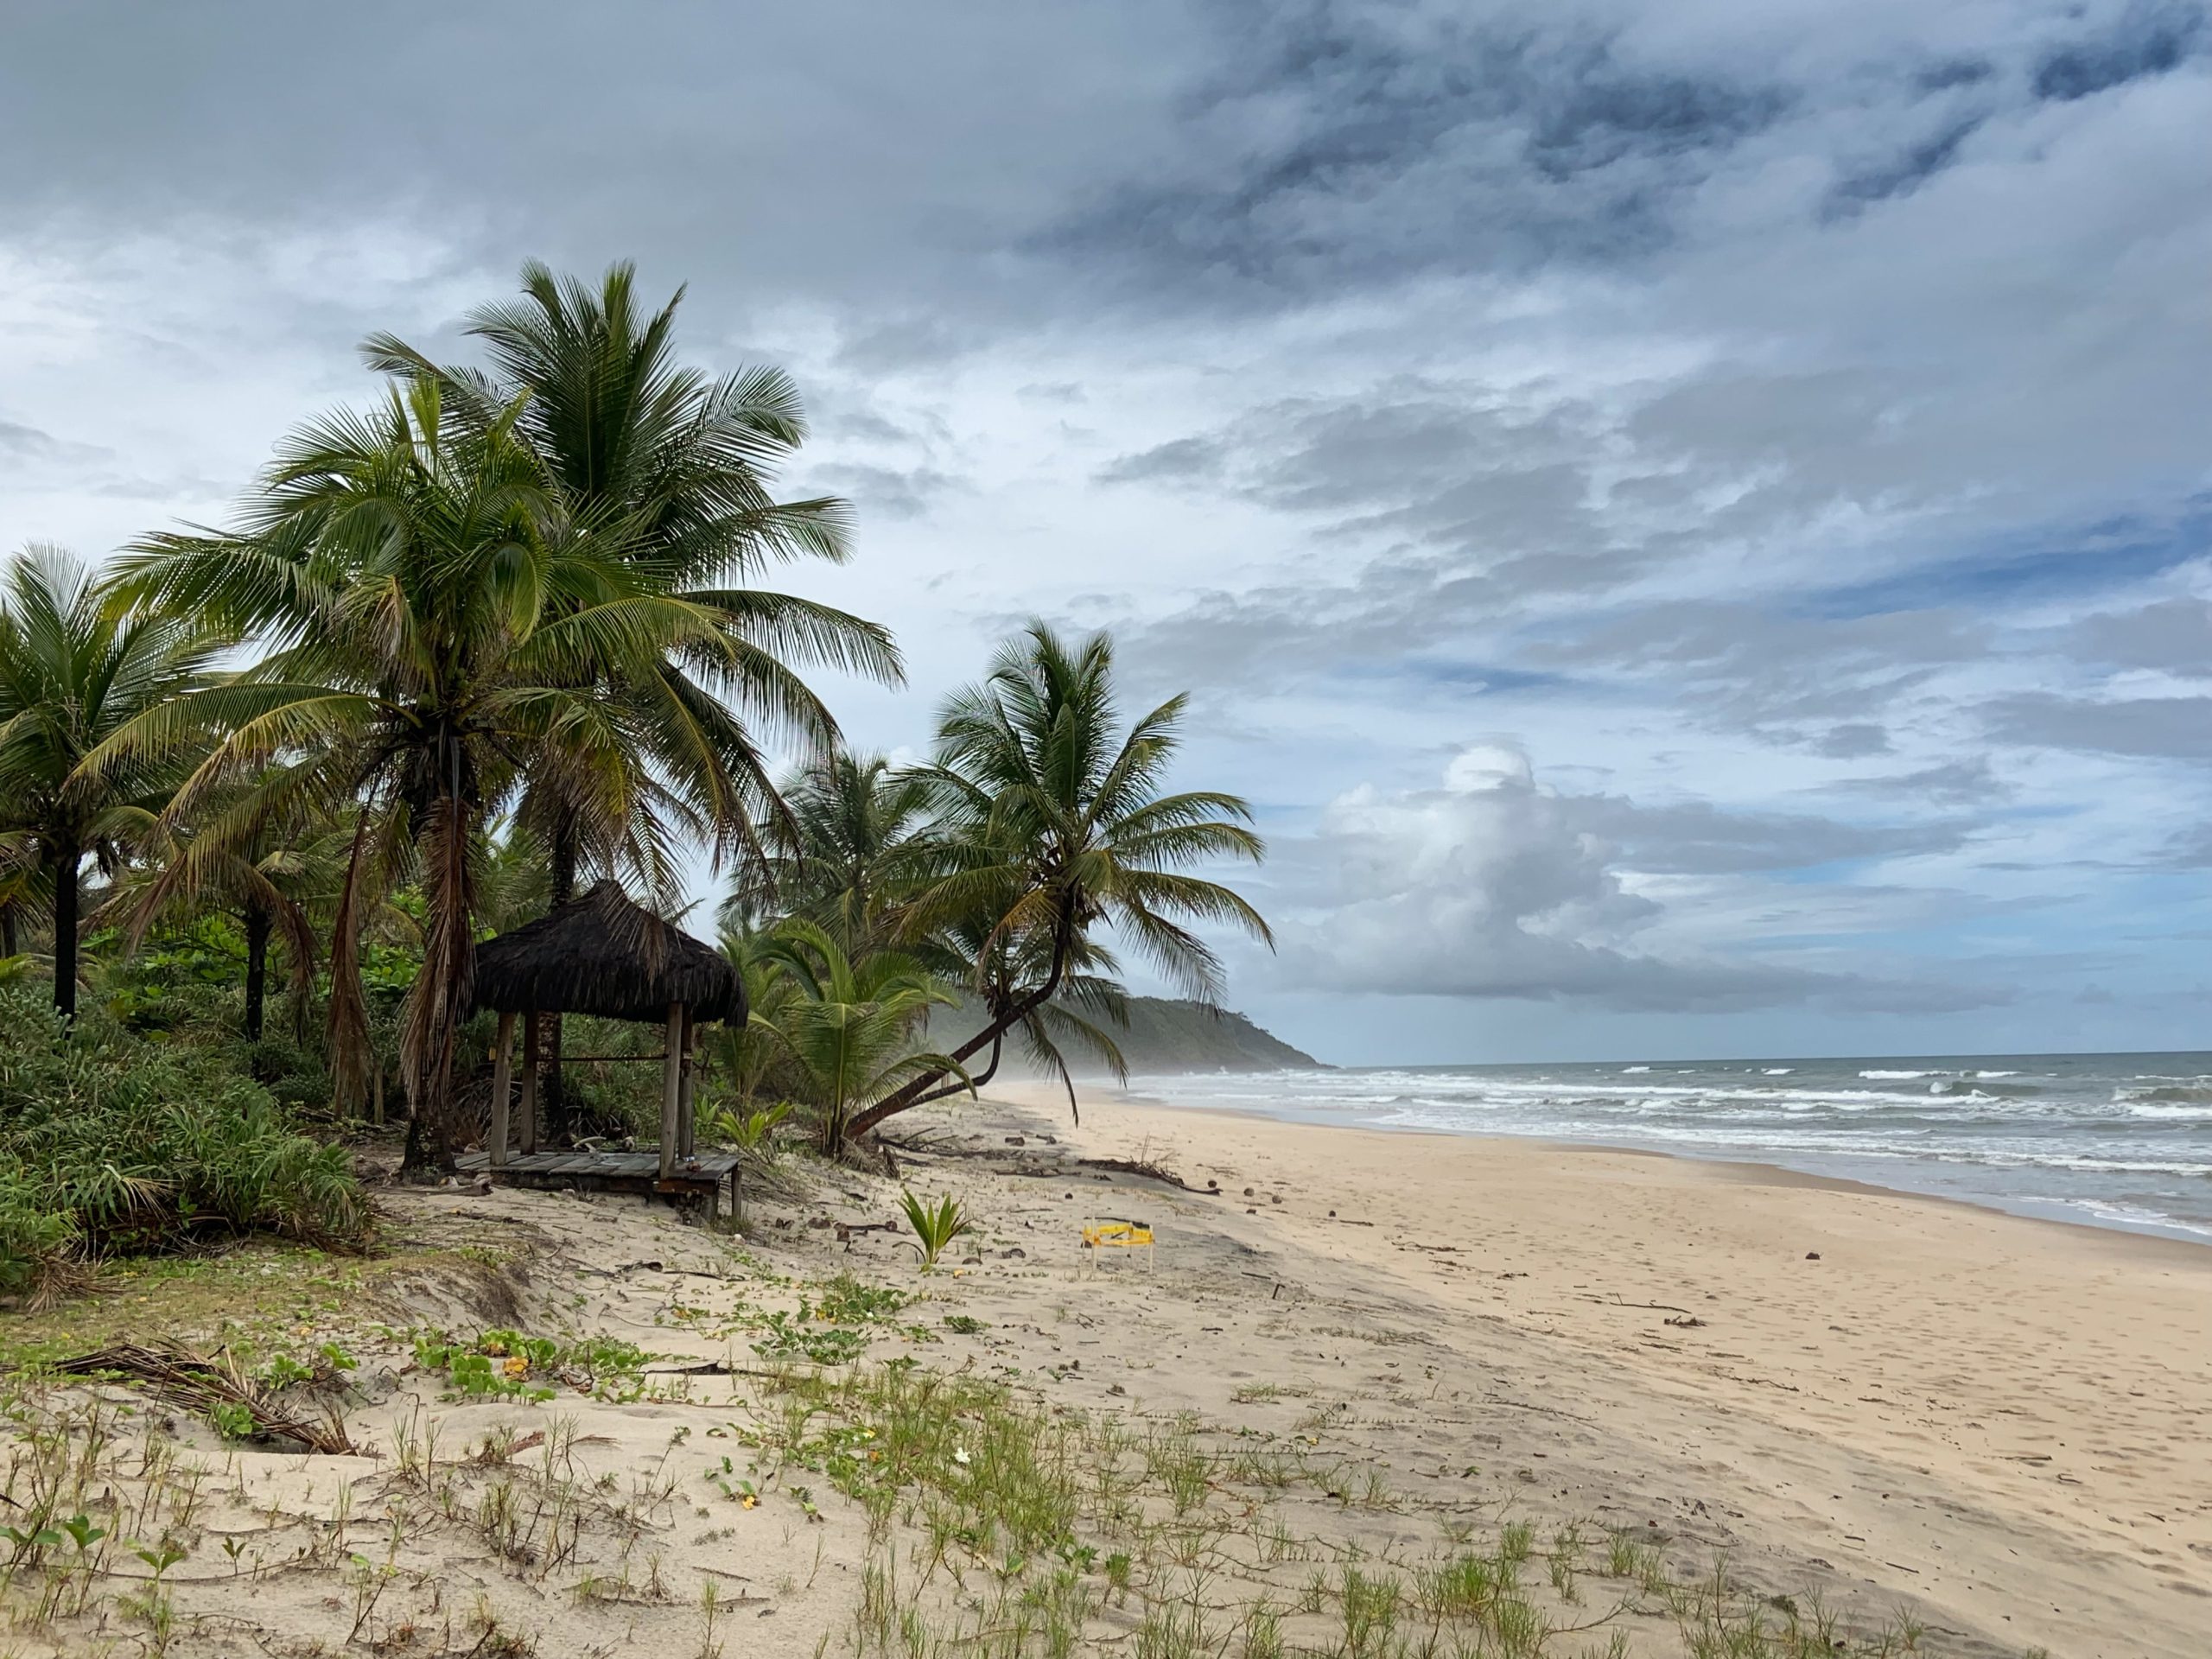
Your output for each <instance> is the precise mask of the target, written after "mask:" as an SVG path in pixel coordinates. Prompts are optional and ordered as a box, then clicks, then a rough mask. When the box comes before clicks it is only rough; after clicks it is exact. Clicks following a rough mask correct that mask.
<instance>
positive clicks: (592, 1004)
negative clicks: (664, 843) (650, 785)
mask: <svg viewBox="0 0 2212 1659" xmlns="http://www.w3.org/2000/svg"><path fill="white" fill-rule="evenodd" d="M676 1002H681V1003H683V1005H684V1006H685V1007H687V1008H689V1009H690V1019H691V1023H692V1024H694V1025H695V1026H696V1024H698V1023H699V1022H700V1021H702V1020H742V1019H744V1018H745V992H744V990H743V988H742V987H741V984H740V982H739V980H738V976H737V970H736V969H734V968H733V967H731V966H730V964H729V960H728V957H724V956H723V955H722V953H721V951H719V950H715V949H714V948H713V947H712V946H711V945H708V944H702V943H700V941H698V940H697V939H695V938H692V937H691V936H690V934H689V933H686V932H684V931H682V930H681V929H679V928H676V927H671V926H670V925H669V924H667V923H666V922H664V921H663V920H661V918H659V917H658V916H656V915H654V914H653V913H652V912H651V911H648V910H645V909H644V908H642V907H641V906H638V905H637V904H635V903H633V902H632V900H631V899H630V896H629V895H628V894H627V893H624V892H623V891H622V889H621V888H620V887H617V886H616V885H615V884H614V883H613V882H612V881H601V883H600V884H599V885H598V886H597V887H594V888H593V889H592V890H591V891H590V892H589V893H586V894H584V896H583V897H582V898H581V899H575V900H574V901H573V902H572V903H569V904H565V905H563V906H561V907H560V908H559V909H558V910H556V911H555V912H553V913H552V914H550V916H546V917H543V918H540V919H539V920H537V921H534V922H529V923H525V924H524V925H522V926H521V927H518V928H516V929H514V930H513V931H511V932H506V933H502V934H500V935H499V938H495V939H487V940H486V941H485V942H484V943H483V944H480V945H478V946H477V947H476V1006H477V1007H480V1008H493V1009H496V1010H498V1011H499V1013H502V1014H532V1013H535V1014H601V1015H603V1016H605V1017H606V1018H607V1019H610V1020H645V1021H650V1022H655V1023H658V1022H659V1021H661V1020H666V1019H667V1018H668V1010H669V1005H670V1004H671V1003H676Z"/></svg>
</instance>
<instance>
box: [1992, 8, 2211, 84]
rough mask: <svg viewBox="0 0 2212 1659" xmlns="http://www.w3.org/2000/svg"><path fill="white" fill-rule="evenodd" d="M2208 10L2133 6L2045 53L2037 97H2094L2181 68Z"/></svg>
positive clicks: (2197, 40) (2200, 32)
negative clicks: (2101, 25)
mask: <svg viewBox="0 0 2212 1659" xmlns="http://www.w3.org/2000/svg"><path fill="white" fill-rule="evenodd" d="M2203 35H2204V12H2203V10H2202V8H2201V7H2199V6H2196V5H2194V4H2175V3H2164V4H2159V3H2152V4H2147V5H2145V4H2134V5H2131V6H2129V7H2128V8H2127V9H2126V10H2125V11H2124V12H2122V13H2121V14H2120V16H2118V17H2117V18H2115V19H2113V20H2112V22H2109V23H2108V24H2107V26H2106V27H2105V28H2103V29H2101V30H2098V31H2096V32H2094V33H2093V34H2089V35H2084V36H2083V37H2082V38H2081V39H2079V40H2077V41H2069V42H2067V43H2066V44H2064V45H2062V46H2059V47H2056V48H2053V49H2051V50H2050V51H2048V52H2046V53H2045V54H2044V56H2043V57H2042V59H2041V60H2040V61H2038V62H2037V65H2036V67H2035V80H2034V85H2035V92H2036V96H2037V97H2038V98H2048V99H2059V100H2061V101H2069V102H2070V101H2071V100H2073V99H2077V98H2091V97H2094V96H2095V95H2096V94H2097V93H2099V92H2107V91H2109V90H2110V89H2111V88H2113V87H2114V86H2126V84H2127V83H2128V82H2129V81H2131V80H2139V79H2143V78H2145V76H2150V75H2163V74H2165V73H2169V72H2170V71H2171V70H2173V69H2174V68H2176V67H2178V66H2179V65H2180V63H2181V61H2182V60H2183V58H2185V57H2187V56H2188V55H2189V54H2190V52H2191V51H2192V50H2193V49H2194V48H2196V47H2197V46H2198V45H2199V44H2200V43H2201V41H2202V38H2203Z"/></svg>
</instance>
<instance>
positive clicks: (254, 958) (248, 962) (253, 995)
mask: <svg viewBox="0 0 2212 1659" xmlns="http://www.w3.org/2000/svg"><path fill="white" fill-rule="evenodd" d="M270 923H271V918H270V914H269V909H268V906H265V905H248V906H246V907H245V1039H246V1041H248V1042H249V1043H257V1042H259V1041H260V1040H261V1016H262V1011H263V1009H264V1007H265V1006H266V1004H267V1002H268V1000H269V930H270Z"/></svg>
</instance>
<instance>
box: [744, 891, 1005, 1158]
mask: <svg viewBox="0 0 2212 1659" xmlns="http://www.w3.org/2000/svg"><path fill="white" fill-rule="evenodd" d="M769 954H770V955H771V956H772V957H773V959H774V960H775V961H777V962H778V963H780V964H781V965H782V967H783V969H784V972H785V982H787V983H788V985H789V986H790V988H791V992H790V995H788V996H787V997H785V998H783V999H781V1000H780V1001H779V1002H778V1004H777V1007H776V1011H775V1014H774V1015H773V1020H772V1023H771V1019H770V1016H769V1015H767V1014H760V1015H758V1016H755V1018H754V1019H753V1020H749V1021H748V1023H751V1024H754V1025H755V1027H756V1028H757V1029H760V1030H762V1031H764V1032H765V1033H766V1034H768V1035H770V1036H772V1039H773V1040H774V1041H775V1042H776V1043H777V1044H778V1045H779V1046H781V1048H782V1049H783V1050H784V1052H785V1053H787V1054H788V1055H789V1056H790V1057H791V1060H792V1061H793V1062H794V1064H795V1065H797V1066H798V1070H799V1071H800V1073H801V1074H802V1076H803V1077H804V1084H805V1088H806V1091H807V1095H808V1097H809V1098H810V1100H811V1101H812V1102H813V1103H814V1104H815V1106H816V1108H817V1111H818V1113H819V1122H820V1130H821V1140H822V1149H823V1152H825V1153H829V1154H835V1153H836V1152H837V1151H838V1150H839V1149H840V1148H841V1147H842V1146H843V1145H844V1141H845V1135H846V1130H847V1126H848V1125H849V1123H850V1122H852V1121H853V1118H854V1116H855V1113H858V1112H861V1110H863V1109H866V1108H868V1107H869V1106H871V1105H873V1104H874V1103H876V1102H878V1101H880V1100H881V1099H882V1098H883V1097H884V1096H886V1095H887V1094H889V1093H890V1092H891V1091H892V1090H895V1089H897V1088H898V1087H899V1084H902V1083H904V1082H906V1080H907V1079H909V1078H911V1077H918V1076H938V1077H942V1076H944V1074H945V1073H946V1072H948V1071H950V1072H955V1073H958V1074H959V1075H960V1076H962V1077H963V1078H964V1077H965V1076H966V1073H965V1072H964V1071H961V1068H960V1065H959V1064H958V1062H957V1061H955V1060H953V1059H952V1058H950V1057H949V1056H947V1055H943V1054H928V1053H916V1052H913V1050H912V1039H913V1032H914V1029H915V1027H917V1026H918V1024H919V1023H920V1021H921V1020H922V1018H923V1016H924V1015H925V1014H927V1013H928V1012H929V1010H930V1009H931V1007H937V1006H939V1005H941V1004H944V1003H948V1002H950V1001H952V994H951V992H950V991H949V990H948V989H947V988H945V987H944V984H943V982H941V981H939V980H938V977H937V976H935V975H933V974H931V973H930V972H929V971H928V970H927V969H925V968H923V967H922V966H921V965H920V964H919V963H916V962H914V961H913V960H912V959H911V958H910V957H905V956H901V955H899V953H897V952H895V951H890V950H870V951H867V952H864V953H863V954H861V955H860V956H858V957H855V956H853V955H851V954H850V953H849V952H848V951H847V950H845V949H844V948H843V947H842V945H840V944H838V943H837V941H836V939H835V938H832V937H831V936H830V935H829V933H828V932H826V931H823V929H822V928H819V927H817V926H816V925H814V924H813V923H812V922H809V921H804V920H802V919H799V918H796V917H794V918H791V919H790V920H787V921H785V922H784V923H783V924H781V925H779V927H778V928H777V930H776V931H775V934H774V935H773V937H772V942H771V944H770V945H769Z"/></svg>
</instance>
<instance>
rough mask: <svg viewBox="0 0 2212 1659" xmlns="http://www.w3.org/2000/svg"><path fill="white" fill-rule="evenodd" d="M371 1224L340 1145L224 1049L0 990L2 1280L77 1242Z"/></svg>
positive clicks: (300, 1231)
mask: <svg viewBox="0 0 2212 1659" xmlns="http://www.w3.org/2000/svg"><path fill="white" fill-rule="evenodd" d="M368 1221H369V1212H368V1205H367V1203H366V1201H365V1198H363V1197H362V1194H361V1190H360V1187H359V1184H358V1183H357V1182H356V1181H355V1180H354V1179H353V1173H352V1172H351V1170H350V1168H349V1167H348V1166H347V1162H346V1154H345V1152H344V1149H343V1148H341V1147H329V1146H323V1145H320V1144H318V1143H317V1142H315V1141H311V1140H309V1139H308V1138H307V1137H306V1136H304V1135H298V1134H296V1133H295V1132H294V1131H293V1129H292V1128H291V1127H290V1125H289V1123H288V1122H287V1121H286V1118H285V1115H284V1112H283V1109H282V1108H281V1107H280V1106H278V1104H277V1102H276V1101H275V1100H273V1099H272V1098H271V1097H270V1094H269V1092H268V1091H267V1090H264V1089H263V1088H262V1087H261V1086H260V1085H259V1084H255V1083H253V1082H251V1080H250V1079H248V1078H245V1077H241V1076H239V1075H238V1073H237V1072H236V1071H232V1069H230V1067H229V1066H228V1065H226V1060H225V1056H224V1054H223V1053H222V1052H220V1051H196V1050H193V1049H189V1048H184V1047H181V1046H174V1045H166V1044H161V1043H156V1042H153V1041H149V1040H148V1039H144V1038H141V1037H137V1036H134V1035H132V1034H130V1033H127V1032H124V1031H122V1030H120V1029H118V1027H115V1026H114V1025H113V1024H112V1023H111V1022H110V1021H107V1020H104V1019H102V1018H100V1017H99V1016H98V1015H95V1014H91V1013H89V1012H88V1013H86V1014H84V1015H81V1016H80V1017H79V1019H78V1020H77V1021H76V1022H75V1024H74V1025H73V1026H69V1025H66V1024H65V1023H64V1022H63V1021H61V1020H60V1018H59V1017H58V1016H57V1015H55V1014H54V1013H53V1012H52V1010H51V1009H49V1008H48V1007H45V1006H43V1005H42V1002H41V1000H40V998H39V997H38V996H37V995H36V994H35V991H33V990H31V989H30V988H28V987H22V986H16V987H0V1292H10V1293H12V1292H21V1291H23V1290H26V1289H30V1288H34V1287H36V1286H37V1285H38V1284H39V1283H40V1282H41V1281H43V1280H44V1279H45V1278H46V1277H47V1276H48V1275H49V1274H51V1273H52V1272H53V1271H54V1269H55V1268H56V1267H57V1266H58V1265H59V1264H60V1262H62V1261H63V1259H64V1258H65V1256H66V1255H67V1254H68V1253H69V1252H70V1251H71V1250H73V1249H83V1250H86V1251H91V1252H95V1253H99V1254H109V1253H116V1252H125V1253H128V1252H142V1251H159V1250H164V1249H178V1248H181V1247H183V1246H186V1245H189V1244H193V1243H200V1242H204V1241H205V1240H207V1239H208V1238H210V1237H219V1236H225V1235H232V1236H235V1235H239V1234H244V1233H248V1232H253V1231H266V1232H272V1233H276V1234H278V1235H280V1236H284V1237H288V1238H296V1239H305V1240H308V1241H313V1242H321V1243H344V1242H348V1241H351V1240H353V1239H357V1238H359V1236H361V1235H362V1233H363V1232H364V1231H365V1229H366V1227H367V1225H368Z"/></svg>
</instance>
